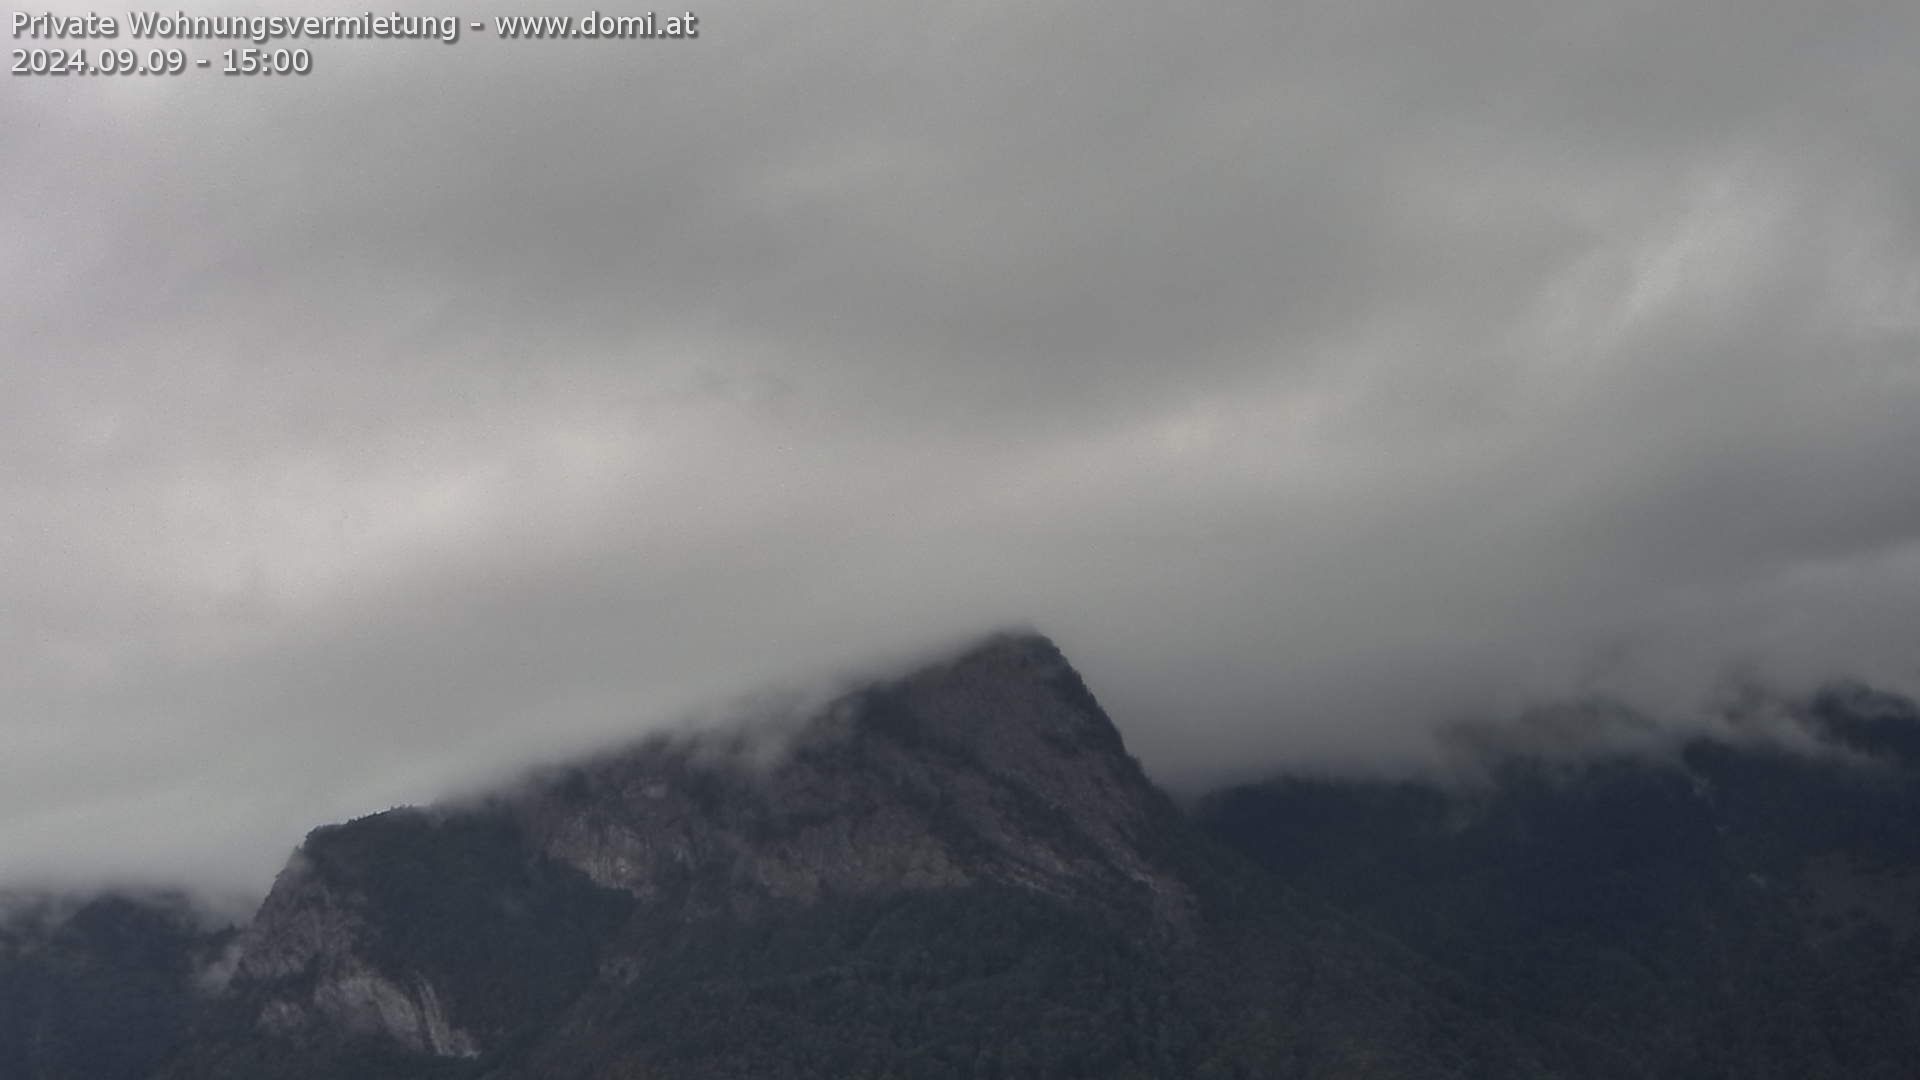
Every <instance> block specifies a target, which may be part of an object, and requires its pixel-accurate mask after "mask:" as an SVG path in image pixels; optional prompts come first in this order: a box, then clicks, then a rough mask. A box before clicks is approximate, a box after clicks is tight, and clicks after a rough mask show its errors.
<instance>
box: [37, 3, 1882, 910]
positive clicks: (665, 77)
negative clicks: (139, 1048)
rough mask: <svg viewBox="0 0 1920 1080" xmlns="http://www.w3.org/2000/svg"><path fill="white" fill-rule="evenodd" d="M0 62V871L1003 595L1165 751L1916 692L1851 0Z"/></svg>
mask: <svg viewBox="0 0 1920 1080" xmlns="http://www.w3.org/2000/svg"><path fill="white" fill-rule="evenodd" d="M702 15H703V24H702V25H703V35H702V37H701V39H700V40H699V41H698V42H694V43H685V44H681V45H675V46H670V47H658V46H657V43H656V44H655V45H649V46H646V47H643V48H639V49H633V48H625V47H621V46H616V45H609V44H599V45H585V44H546V45H535V44H507V43H502V42H498V41H491V40H485V39H476V38H473V37H472V36H469V38H468V40H465V41H463V42H462V43H461V44H459V45H457V46H453V47H445V46H439V45H433V46H427V45H403V44H400V43H364V44H330V45H327V46H325V47H324V49H323V48H321V47H319V46H316V47H315V55H316V73H315V74H314V75H313V76H311V77H309V78H307V79H304V80H294V81H290V82H287V83H284V84H282V85H278V86H260V87H249V86H236V85H234V84H233V83H231V82H222V81H220V80H217V79H214V80H208V79H181V80H176V81H155V80H149V81H145V82H142V83H140V84H138V85H135V84H133V83H129V82H120V83H114V84H111V85H108V84H102V83H99V82H94V83H85V82H84V81H82V82H78V83H77V82H74V81H67V82H59V81H56V80H16V82H19V83H21V84H22V85H20V86H18V87H14V88H10V89H12V90H17V92H16V93H12V94H11V95H10V98H9V101H8V103H7V105H6V106H5V111H4V112H0V151H3V153H0V192H4V196H5V197H4V199H3V200H0V207H4V209H0V224H4V225H5V227H6V232H7V235H8V236H9V237H10V238H14V242H13V243H11V244H9V245H7V246H6V248H5V250H4V251H0V281H3V282H4V284H5V294H6V296H7V297H8V300H7V303H6V306H5V307H4V308H0V330H3V331H4V340H5V341H6V342H7V343H8V345H7V349H6V355H5V358H4V359H3V360H0V463H4V469H3V470H0V498H4V499H5V500H6V505H7V506H8V512H7V513H6V514H5V515H4V516H0V600H3V601H4V602H3V603H0V656H3V657H4V658H3V659H0V686H4V687H5V688H6V690H7V701H8V705H7V707H6V711H5V712H4V713H0V737H3V738H4V740H5V744H4V745H5V753H4V754H0V884H9V883H11V882H13V881H15V880H21V879H35V880H38V879H40V878H46V877H52V878H57V879H71V880H99V879H105V878H115V879H120V878H167V877H177V876H188V877H192V878H195V879H197V880H198V881H200V882H201V883H203V884H208V885H212V886H216V887H227V886H237V887H242V888H248V887H257V886H258V885H259V884H261V883H263V882H264V880H265V877H266V875H268V874H269V873H271V871H272V869H273V868H274V866H275V865H276V864H277V863H278V861H279V859H280V857H281V856H282V855H283V854H284V852H285V850H286V848H287V847H288V846H289V845H290V844H291V843H292V842H294V841H295V840H296V839H297V838H298V836H299V834H300V832H301V830H303V829H304V828H305V827H307V826H308V825H311V824H313V823H315V822H318V821H321V820H326V819H328V818H333V817H339V816H341V815H345V814H352V813H358V812H364V811H365V810H368V809H377V808H379V807H381V806H384V805H386V804H387V803H389V802H393V801H401V800H421V799H426V798H430V797H433V796H434V795H435V794H437V793H439V792H442V791H446V790H453V789H456V788H460V787H462V786H466V785H471V784H473V783H477V782H481V781H483V780H484V779H486V778H488V777H497V776H500V775H503V774H504V773H505V772H506V771H508V770H510V769H512V768H514V767H516V766H518V765H521V764H524V763H527V762H530V761H534V760H539V759H542V758H549V757H552V756H554V755H557V754H562V753H567V752H571V751H574V750H578V749H580V748H584V747H587V746H590V745H593V744H594V743H596V742H598V741H601V740H605V739H609V738H615V737H618V736H619V735H620V734H621V733H624V732H630V731H633V730H637V729H640V728H645V727H648V726H651V725H658V724H662V723H667V722H670V721H671V720H672V719H673V718H674V717H677V716H681V715H684V714H685V713H686V712H687V711H688V710H690V709H696V708H697V707H698V705H699V703H701V702H708V701H713V700H725V699H726V698H728V697H729V696H730V695H732V694H734V693H736V692H738V691H741V690H743V689H748V688H751V687H753V686H757V685H762V684H765V683H768V682H770V681H771V682H779V681H783V680H802V681H804V680H806V679H808V678H811V677H813V676H812V675H810V673H817V672H834V671H839V670H843V669H844V667H845V666H846V665H849V664H852V665H859V664H862V663H866V662H868V660H869V658H872V657H876V656H878V657H885V656H896V655H901V654H903V653H913V652H915V651H918V650H922V649H924V648H928V647H931V646H932V645H933V644H934V643H937V642H941V641H950V640H952V639H954V638H956V637H958V636H960V635H963V634H966V633H969V632H973V631H976V630H981V629H985V628H987V627H990V626H993V625H996V624H999V623H1004V622H1020V623H1032V624H1035V625H1038V626H1039V627H1041V628H1042V629H1044V630H1047V631H1048V632H1050V633H1052V634H1053V635H1054V636H1055V637H1056V638H1057V639H1058V640H1059V641H1060V642H1061V644H1062V645H1063V646H1064V647H1065V648H1066V649H1067V651H1068V653H1069V654H1070V655H1071V656H1072V657H1073V658H1074V659H1075V660H1076V662H1078V663H1079V664H1080V665H1081V666H1082V667H1083V668H1084V669H1085V671H1086V673H1087V675H1088V676H1089V679H1090V681H1091V683H1092V685H1093V686H1094V688H1095V689H1096V691H1097V692H1099V693H1100V694H1101V695H1102V696H1103V698H1104V699H1105V700H1106V701H1107V703H1108V704H1109V706H1110V707H1111V709H1112V711H1113V712H1114V713H1115V716H1116V719H1117V720H1118V721H1119V723H1120V724H1121V726H1122V727H1123V729H1125V731H1126V733H1127V735H1128V737H1129V739H1130V742H1131V743H1132V745H1134V746H1135V748H1136V749H1137V750H1138V751H1139V752H1140V753H1141V754H1142V756H1143V758H1144V759H1145V760H1146V762H1147V764H1148V765H1149V767H1150V768H1152V769H1153V770H1154V771H1155V772H1156V773H1157V774H1158V775H1161V776H1163V777H1165V778H1167V779H1168V780H1170V781H1172V782H1176V783H1182V784H1191V783H1202V782H1206V781H1208V780H1211V779H1216V778H1219V777H1221V776H1225V775H1230V774H1233V773H1236V772H1243V771H1246V770H1250V769H1258V768H1263V767H1266V766H1268V765H1271V764H1274V763H1278V762H1281V761H1310V762H1315V763H1322V764H1325V763H1333V764H1345V765H1356V764H1377V763H1380V762H1398V763H1406V762H1410V761H1419V760H1423V759H1425V758H1426V757H1428V756H1429V755H1430V754H1431V753H1432V752H1433V743H1432V740H1431V737H1430V735H1431V732H1432V731H1433V730H1434V726H1435V725H1436V724H1440V723H1446V722H1451V721H1454V720H1458V719H1462V718H1467V719H1484V718H1486V717H1488V716H1501V715H1511V714H1515V713H1518V712H1521V711H1524V710H1526V709H1528V708H1532V707H1535V706H1538V705H1540V704H1542V703H1549V702H1554V701H1558V700H1565V699H1569V698H1579V697H1585V696H1589V695H1596V694H1604V695H1608V696H1611V697H1614V698H1618V699H1621V700H1624V701H1627V702H1629V703H1631V704H1634V705H1636V706H1639V707H1642V708H1645V709H1648V710H1651V711H1653V712H1655V713H1657V714H1658V715H1660V716H1662V717H1663V718H1665V719H1666V720H1668V721H1671V722H1683V723H1684V722H1690V721H1693V720H1697V718H1698V717H1699V716H1700V715H1701V712H1702V710H1703V709H1704V708H1706V707H1707V706H1706V703H1709V702H1711V701H1712V700H1713V699H1714V695H1715V694H1716V693H1717V692H1718V690H1719V688H1720V687H1721V686H1722V685H1723V683H1724V681H1725V680H1726V679H1728V678H1729V677H1731V676H1733V675H1735V674H1738V675H1739V676H1740V677H1742V678H1745V677H1749V676H1751V675H1752V674H1753V673H1755V672H1758V673H1761V675H1763V676H1764V677H1765V678H1766V679H1768V680H1772V681H1775V682H1777V683H1779V684H1780V685H1782V686H1784V687H1788V688H1792V687H1796V686H1804V685H1809V684H1811V683H1813V682H1817V681H1819V680H1821V679H1824V678H1830V677H1834V676H1839V675H1851V676H1858V677H1863V678H1867V679H1870V680H1873V681H1877V682H1880V683H1882V684H1885V685H1888V686H1891V687H1894V688H1907V689H1913V688H1915V687H1920V667H1916V663H1915V660H1914V652H1913V648H1912V640H1913V631H1914V627H1915V625H1916V616H1920V584H1916V583H1920V500H1916V499H1915V497H1914V496H1913V494H1912V493H1913V492H1915V491H1920V424H1916V423H1914V421H1913V419H1912V418H1913V417H1914V416H1916V415H1920V408H1917V406H1920V361H1917V360H1916V345H1917V344H1920V232H1916V228H1915V226H1916V222H1915V220H1914V212H1913V207H1914V206H1916V205H1920V183H1917V182H1920V160H1917V159H1916V157H1915V152H1914V149H1913V146H1914V144H1913V140H1912V139H1911V138H1910V124H1911V117H1912V116H1913V115H1914V112H1915V108H1914V107H1915V105H1916V104H1920V101H1916V98H1917V97H1920V93H1917V91H1920V75H1916V74H1914V71H1913V66H1912V64H1911V55H1912V52H1913V46H1914V45H1915V43H1916V42H1917V41H1920V33H1916V30H1920V27H1916V25H1915V22H1916V16H1915V15H1914V14H1913V13H1911V12H1910V11H1909V10H1908V6H1906V5H1898V4H1886V3H1870V2H1864V0H1863V2H1858V3H1843V4H1839V5H1826V6H1824V7H1823V8H1821V9H1820V10H1819V11H1817V12H1816V11H1813V10H1812V9H1803V8H1796V7H1794V6H1792V5H1758V6H1756V5H1752V4H1732V3H1710V4H1695V5H1689V6H1688V7H1687V8H1686V9H1685V10H1684V11H1677V10H1673V9H1672V6H1671V5H1657V4H1636V3H1602V4H1594V3H1581V4H1572V3H1567V4H1549V5H1539V4H1529V5H1519V4H1507V3H1496V2H1480V3H1471V4H1466V5H1448V6H1446V7H1445V8H1439V7H1434V6H1432V5H1414V4H1401V3H1381V4H1365V5H1350V4H1342V5H1332V4H1328V5H1305V6H1293V7H1290V8H1288V7H1280V6H1274V5H1267V4H1258V5H1256V4H1247V5H1225V6H1219V5H1216V6H1214V7H1212V8H1210V9H1208V11H1207V12H1206V13H1204V14H1202V13H1197V12H1196V13H1187V12H1184V11H1179V12H1176V11H1174V10H1172V9H1169V8H1166V7H1164V6H1151V7H1150V6H1147V5H1131V4H1123V5H1111V4H1105V5H1092V4H1078V3H1065V4H1042V5H1026V6H1021V7H1005V8H983V7H978V6H974V7H969V8H966V9H962V10H955V11H942V12H931V11H917V12H913V13H907V12H904V11H901V10H898V9H896V8H893V7H888V6H885V5H878V4H865V3H849V4H840V5H833V6H831V7H830V8H824V9H822V8H818V7H816V8H812V9H801V8H792V7H788V6H778V5H764V4H740V5H736V6H734V7H730V8H728V9H726V10H713V11H707V12H702Z"/></svg>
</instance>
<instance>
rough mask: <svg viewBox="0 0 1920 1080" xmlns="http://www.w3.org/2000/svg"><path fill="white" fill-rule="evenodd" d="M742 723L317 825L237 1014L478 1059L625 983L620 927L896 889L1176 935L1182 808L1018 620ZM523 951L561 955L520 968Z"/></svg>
mask: <svg viewBox="0 0 1920 1080" xmlns="http://www.w3.org/2000/svg"><path fill="white" fill-rule="evenodd" d="M759 737H760V735H759V734H757V733H755V732H754V731H752V730H751V729H748V730H745V731H743V732H735V733H732V734H730V735H729V736H727V737H726V738H724V739H719V740H715V739H702V738H699V737H694V738H691V739H682V740H669V739H653V740H649V741H648V742H645V743H642V744H641V745H639V746H637V747H633V748H630V749H627V750H625V751H622V752H618V753H613V754H608V755H604V756H601V757H598V758H594V759H590V760H585V761H581V762H577V763H575V764H572V765H569V766H565V767H562V768H558V769H551V770H547V771H546V772H544V773H542V774H540V775H539V776H537V777H536V778H534V779H533V780H532V781H531V782H529V783H528V784H526V785H524V786H523V787H522V788H520V789H519V790H516V791H513V792H510V793H505V794H502V795H500V796H497V797H495V798H493V799H490V800H487V801H486V802H484V803H483V804H481V805H479V806H468V807H464V808H462V807H447V808H440V809H435V810H433V811H431V812H419V811H396V812H390V813H387V814H380V815H374V816H372V817H369V818H363V819H360V820H358V821H355V822H350V823H348V824H346V825H342V826H334V827H329V828H323V829H317V830H315V831H314V833H313V834H312V835H310V836H309V838H308V840H307V843H306V844H305V845H303V847H302V850H301V851H300V852H299V853H297V854H296V856H295V859H294V861H293V862H292V863H291V864H290V865H289V868H288V870H287V871H286V872H284V873H283V874H282V875H281V878H280V880H279V881H277V882H276V884H275V886H274V889H273V892H272V894H271V895H269V897H268V898H267V900H266V902H265V903H264V904H263V905H262V907H261V910H260V914H259V917H258V918H257V919H256V921H255V923H254V925H253V926H252V927H251V928H250V930H249V931H248V934H247V939H246V943H245V951H244V955H243V959H242V960H241V963H240V967H239V971H238V976H237V979H236V988H237V990H238V992H239V993H240V995H241V997H242V998H243V999H244V1000H246V1001H248V1002H250V1005H249V1006H248V1007H249V1008H250V1009H251V1011H252V1015H253V1017H254V1019H253V1021H252V1023H253V1025H254V1026H255V1027H256V1028H257V1029H259V1030H260V1031H263V1032H265V1033H267V1034H268V1035H270V1036H274V1037H281V1038H285V1037H295V1038H298V1037H304V1036H302V1033H303V1032H305V1033H312V1032H315V1031H326V1030H334V1031H347V1032H353V1033H358V1034H359V1035H361V1036H367V1035H372V1036H378V1037H383V1038H385V1039H387V1040H390V1041H391V1042H393V1043H397V1044H398V1045H400V1046H401V1047H404V1048H405V1049H407V1050H408V1051H411V1052H415V1053H428V1054H434V1055H438V1056H443V1057H445V1056H453V1057H460V1056H470V1055H474V1054H481V1053H484V1052H486V1051H488V1050H489V1049H491V1048H493V1047H495V1046H498V1045H501V1043H502V1042H503V1041H504V1040H507V1039H509V1038H511V1037H512V1036H513V1035H514V1032H515V1031H516V1030H518V1028H519V1026H521V1025H524V1024H526V1023H528V1022H530V1020H536V1019H539V1018H541V1017H549V1018H550V1017H552V1016H553V1015H555V1014H556V1013H557V1012H558V1011H559V1010H563V1009H564V1008H566V1007H567V1002H568V1001H569V1000H570V999H571V997H572V996H574V995H578V994H581V993H585V992H587V990H588V989H589V988H590V987H592V986H597V985H600V984H601V983H603V982H604V981H605V980H607V979H610V978H611V979H614V980H616V981H617V982H625V981H627V980H632V979H639V978H644V977H646V972H647V971H648V970H649V967H648V965H649V964H650V963H652V961H651V960H649V959H648V955H647V950H645V949H642V950H640V951H635V948H636V947H635V946H633V945H632V944H631V941H632V939H633V938H634V936H635V935H639V936H641V937H646V935H648V934H650V933H653V932H654V931H653V930H649V929H647V928H649V927H654V928H657V927H660V926H673V925H721V926H735V927H745V926H754V925H763V924H765V925H778V924H780V923H781V922H782V920H790V919H793V918H801V917H804V916H803V913H805V912H808V911H813V910H819V909H823V908H825V909H832V910H841V909H844V908H846V907H847V906H848V905H852V906H854V907H860V906H862V905H869V904H872V903H875V902H881V903H893V902H896V901H899V900H903V899H907V898H913V897H939V896H956V897H957V896H962V895H989V896H993V895H999V896H1018V897H1025V898H1027V899H1025V900H1020V901H1018V902H1019V903H1041V904H1053V905H1057V906H1059V907H1060V908H1061V909H1062V910H1068V909H1071V910H1073V911H1075V912H1077V913H1078V915H1077V916H1076V917H1078V918H1084V919H1090V920H1092V921H1093V922H1096V923H1099V924H1102V925H1106V926H1108V927H1110V928H1112V930H1113V931H1114V932H1120V933H1125V934H1126V935H1128V936H1129V937H1132V938H1135V939H1138V940H1141V941H1155V940H1157V941H1162V942H1166V943H1173V942H1178V941H1182V940H1186V939H1187V938H1188V937H1190V935H1191V930H1192V925H1193V923H1194V921H1195V914H1194V912H1195V910H1196V907H1197V902H1196V900H1195V896H1194V892H1193V889H1192V887H1191V886H1190V884H1189V883H1188V882H1186V881H1185V880H1184V879H1183V877H1182V873H1181V871H1180V869H1179V867H1180V863H1179V861H1178V859H1177V857H1176V854H1175V853H1176V850H1177V848H1178V839H1177V837H1178V835H1179V834H1180V832H1181V830H1182V829H1184V823H1183V822H1182V821H1181V819H1180V817H1179V814H1178V812H1177V811H1176V810H1175V809H1174V807H1173V804H1172V803H1171V802H1170V801H1169V800H1168V799H1167V798H1166V797H1165V796H1164V795H1163V794H1162V793H1161V792H1159V791H1158V790H1157V789H1156V788H1154V787H1153V785H1152V784H1151V783H1150V782H1149V781H1148V780H1147V778H1146V776H1145V774H1144V773H1142V772H1141V770H1140V768H1139V765H1138V764H1137V763H1136V762H1135V761H1134V760H1133V758H1132V757H1130V756H1129V755H1128V754H1127V752H1126V749H1125V746H1124V745H1123V743H1122V741H1121V738H1120V735H1119V733H1118V732H1117V731H1116V730H1115V729H1114V727H1113V725H1112V723H1111V722H1110V721H1109V720H1108V718H1107V716H1106V714H1105V713H1104V712H1103V711H1102V710H1101V709H1100V706H1099V704H1098V702H1097V701H1095V700H1094V697H1093V695H1092V694H1091V693H1089V692H1088V690H1087V688H1086V686H1085V684H1084V683H1083V682H1082V681H1081V679H1080V677H1079V675H1078V674H1077V673H1076V672H1075V671H1074V670H1073V667H1072V665H1071V664H1070V663H1068V662H1067V660H1066V658H1065V656H1064V655H1062V654H1061V652H1060V650H1059V649H1058V648H1057V647H1056V646H1055V645H1054V644H1053V643H1052V642H1051V641H1049V640H1047V639H1046V638H1045V637H1043V636H1041V635H1038V634H1035V633H1031V632H1003V633H997V634H993V635H991V636H989V637H986V638H984V639H981V640H980V641H978V642H976V643H975V644H973V645H971V646H969V647H967V648H965V649H963V650H961V651H960V652H958V653H957V654H955V655H953V656H951V657H949V658H946V659H943V660H940V661H937V662H933V663H929V664H927V665H925V666H923V667H920V668H918V669H916V670H914V671H912V672H909V673H907V674H905V675H903V676H900V677H898V678H895V679H891V680H888V681H883V682H878V683H874V684H872V685H868V686H865V687H862V688H860V689H857V690H854V691H852V692H851V693H848V694H845V695H843V696H841V697H840V698H838V699H836V700H834V701H832V702H831V703H829V704H828V705H826V706H825V707H824V708H822V709H820V710H819V711H818V712H817V713H816V714H815V715H813V716H812V717H811V718H810V719H808V720H807V721H806V722H805V723H803V724H802V725H801V726H800V727H799V729H798V730H797V731H783V732H780V733H776V734H768V735H767V738H770V739H775V740H776V744H777V745H776V746H775V749H774V750H773V752H759V751H758V750H757V749H756V747H755V746H754V740H755V739H757V738H759ZM423 920H424V923H423ZM449 925H452V926H458V927H459V932H458V933H449V932H448V926H449ZM483 943H484V944H483ZM651 948H653V946H649V947H648V949H651ZM534 954H537V955H547V956H559V957H571V958H572V959H570V960H566V961H564V962H561V961H547V962H543V965H542V970H543V971H549V972H550V973H551V975H550V978H547V979H546V980H545V981H540V980H535V982H536V983H537V984H538V985H532V986H529V985H525V984H527V979H526V977H525V975H524V970H525V968H526V966H527V963H528V960H527V956H528V955H534ZM556 964H557V965H558V966H557V967H556V966H555V965H556ZM516 981H517V982H516ZM512 985H518V986H519V989H517V990H515V991H514V992H511V993H504V992H502V991H501V990H500V989H499V988H500V987H502V986H512ZM521 991H524V992H521ZM609 992H611V991H609Z"/></svg>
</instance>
